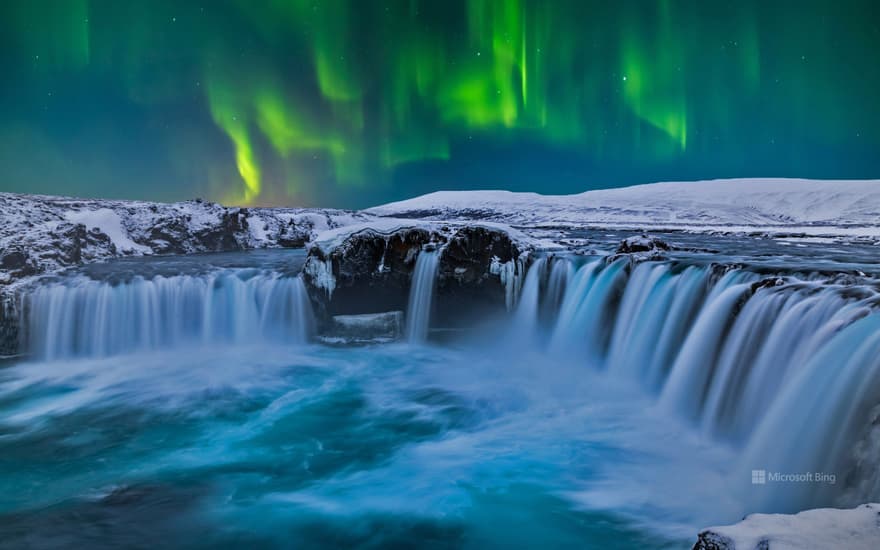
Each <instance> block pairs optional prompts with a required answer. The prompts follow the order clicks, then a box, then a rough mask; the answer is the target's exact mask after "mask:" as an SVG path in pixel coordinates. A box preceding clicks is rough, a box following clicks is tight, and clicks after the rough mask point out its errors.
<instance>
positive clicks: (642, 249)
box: [606, 235, 672, 263]
mask: <svg viewBox="0 0 880 550" xmlns="http://www.w3.org/2000/svg"><path fill="white" fill-rule="evenodd" d="M670 250H672V246H670V245H669V244H668V243H666V242H665V241H662V240H660V239H658V238H657V237H651V236H648V235H636V236H633V237H628V238H626V239H624V240H622V241H620V244H619V245H618V246H617V250H615V251H614V254H611V255H610V256H608V258H607V259H606V261H607V262H608V263H611V262H614V261H615V260H618V259H620V258H622V257H628V258H630V259H631V260H632V261H635V262H644V261H658V260H665V259H666V255H665V254H664V252H668V251H670Z"/></svg>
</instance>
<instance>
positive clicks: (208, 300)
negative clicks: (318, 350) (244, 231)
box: [26, 270, 313, 360]
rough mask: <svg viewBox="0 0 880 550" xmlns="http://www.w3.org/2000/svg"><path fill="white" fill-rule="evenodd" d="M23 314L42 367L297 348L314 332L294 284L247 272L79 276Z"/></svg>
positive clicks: (39, 292) (48, 291)
mask: <svg viewBox="0 0 880 550" xmlns="http://www.w3.org/2000/svg"><path fill="white" fill-rule="evenodd" d="M26 310H27V312H28V315H27V316H28V334H27V339H28V342H27V348H28V349H29V350H30V351H31V353H32V354H33V355H35V356H37V357H40V358H43V359H49V360H51V359H59V358H68V357H102V356H108V355H115V354H119V353H126V352H131V351H143V350H158V349H167V348H171V347H177V346H182V345H199V344H203V345H205V344H226V343H229V344H242V343H250V342H259V341H275V342H290V343H302V342H305V341H306V340H307V339H308V337H309V334H310V333H311V331H312V325H313V321H312V311H311V306H310V304H309V301H308V296H307V294H306V290H305V287H304V285H303V283H302V280H301V279H300V278H299V277H290V276H283V275H280V274H276V273H255V272H254V271H253V270H222V271H218V272H215V273H210V274H206V275H199V276H189V275H184V276H173V277H163V276H157V277H154V278H152V279H144V278H141V277H136V278H134V279H131V280H129V281H126V282H122V283H118V284H114V283H111V282H106V281H97V280H92V279H88V278H85V277H79V278H75V279H72V280H67V281H62V282H58V283H54V284H50V285H45V286H41V287H39V288H37V289H35V290H34V291H33V292H32V293H31V294H29V295H28V297H27V307H26Z"/></svg>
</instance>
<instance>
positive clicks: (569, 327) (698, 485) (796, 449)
mask: <svg viewBox="0 0 880 550" xmlns="http://www.w3.org/2000/svg"><path fill="white" fill-rule="evenodd" d="M422 256H423V258H421V259H420V266H421V267H423V268H424V269H423V271H426V272H430V276H428V275H425V273H422V275H423V277H422V278H423V279H425V280H424V281H422V283H424V284H423V288H422V290H424V291H425V292H414V296H416V297H417V299H416V302H415V303H417V304H418V308H420V309H419V311H420V313H421V314H424V315H420V316H418V317H420V318H422V321H420V322H419V323H418V324H419V326H421V327H422V328H421V329H419V330H424V331H425V332H424V334H425V336H426V339H425V340H422V341H420V342H419V343H413V342H412V341H409V342H405V343H397V344H385V345H368V346H357V347H335V348H334V347H328V346H322V345H318V344H315V343H309V335H310V334H311V331H312V328H311V322H312V321H311V319H310V308H309V306H308V303H307V301H306V300H305V299H304V293H303V289H302V288H301V283H300V281H299V279H298V278H297V277H295V276H292V275H290V274H280V273H275V272H265V271H260V270H249V269H246V268H241V267H235V268H221V269H218V270H215V271H212V272H209V273H203V274H193V275H185V276H180V277H173V276H165V275H156V276H154V277H151V278H148V279H143V278H131V279H127V280H125V281H122V282H119V281H110V280H100V279H95V278H91V279H89V278H83V277H81V276H77V277H73V278H70V279H63V280H59V281H57V282H55V283H52V284H48V285H45V286H43V287H40V288H38V289H37V290H36V291H35V292H34V293H33V294H32V295H31V298H30V310H29V311H30V312H31V315H32V316H31V318H30V320H31V324H30V329H29V340H28V342H29V345H30V346H31V350H32V352H33V355H32V356H31V357H30V358H29V359H27V360H24V361H22V362H19V363H15V364H12V365H10V366H7V367H5V368H2V369H0V411H2V415H0V467H2V471H3V472H4V475H3V476H2V477H0V546H9V547H20V546H23V545H33V546H53V545H55V546H59V545H67V546H69V545H76V546H89V547H101V546H114V545H117V546H118V545H128V546H149V545H156V544H162V545H168V544H172V545H178V546H187V547H209V546H210V547H216V546H221V547H233V546H234V547H241V546H290V545H291V544H294V545H296V546H297V547H314V548H325V547H328V546H330V547H333V546H351V545H358V546H364V547H380V546H382V547H385V546H393V545H399V546H419V547H422V546H428V547H431V546H435V547H450V546H452V547H465V548H477V547H479V548H484V547H535V546H552V547H579V548H582V547H596V548H608V547H614V548H679V547H683V546H687V545H688V544H689V543H690V542H692V540H693V538H694V535H695V533H696V532H697V530H698V529H699V528H701V527H705V526H707V525H712V524H718V523H729V522H733V521H737V520H738V519H740V518H741V517H742V516H743V515H744V514H746V513H749V512H754V511H759V510H767V511H791V510H797V509H801V508H804V507H808V506H814V505H829V504H836V503H841V502H845V500H846V499H847V498H862V497H866V496H869V495H870V489H867V491H868V492H867V493H865V492H864V491H865V490H866V489H865V487H869V486H870V483H871V482H872V480H871V479H870V478H866V479H865V480H864V481H865V483H862V484H861V485H858V484H856V485H857V486H855V487H854V486H853V484H849V485H847V484H846V483H844V481H843V477H844V476H843V473H844V472H852V471H853V470H852V462H853V459H852V449H853V447H854V445H855V443H856V442H857V441H858V440H859V439H860V438H862V437H864V430H865V429H866V427H867V426H868V425H869V422H868V421H867V420H866V419H867V418H868V416H867V413H866V408H869V407H868V405H869V404H876V403H877V402H878V399H877V397H878V396H880V387H878V386H880V384H878V381H880V366H878V363H877V359H876V357H877V356H878V354H877V351H878V347H877V346H878V345H880V344H878V342H880V340H878V334H880V328H878V325H877V315H876V313H874V311H875V310H876V306H877V298H876V294H875V292H874V291H873V290H871V288H869V287H867V286H859V285H848V286H845V285H837V284H829V283H816V282H811V281H802V280H798V279H786V280H783V281H782V282H780V283H778V284H776V283H774V284H773V285H764V286H761V285H756V283H758V282H760V281H761V280H762V277H763V276H761V275H758V274H756V273H755V272H751V271H748V270H742V269H733V270H728V271H727V272H725V273H720V272H717V271H716V270H713V268H711V267H709V266H702V267H701V266H699V265H691V266H684V265H678V264H676V263H670V262H648V263H642V264H637V265H634V266H630V265H628V264H627V263H626V262H624V261H618V262H611V263H607V262H605V261H603V260H602V259H601V258H595V257H587V258H580V259H569V258H558V257H547V258H541V259H539V260H537V261H535V262H534V263H533V264H532V266H531V268H530V270H529V272H528V273H527V274H526V275H525V277H524V279H523V283H522V291H521V293H520V297H519V301H518V305H517V306H516V309H515V311H513V312H512V315H511V317H510V321H509V323H507V324H505V325H503V326H501V327H495V328H493V329H485V330H483V331H479V332H478V331H468V332H467V333H465V334H462V335H461V337H460V338H458V339H454V340H453V341H452V342H450V343H445V344H443V345H442V346H441V345H438V344H436V343H434V341H433V340H432V337H431V332H430V328H431V325H430V313H425V311H426V310H427V311H428V312H430V310H431V298H430V292H427V290H426V289H425V287H424V285H425V284H426V285H428V286H427V289H430V288H432V287H433V277H434V275H433V273H434V272H435V270H436V266H435V267H433V268H431V266H430V265H426V264H427V263H428V262H430V260H431V256H430V254H425V253H424V252H423V254H422ZM435 263H436V262H435ZM429 268H430V269H429ZM416 272H417V273H416V279H418V277H419V270H418V269H417V270H416ZM416 286H418V285H416ZM426 295H427V298H425V296H426ZM98 298H100V299H98ZM411 303H413V302H412V300H411ZM99 305H100V307H99ZM410 309H412V307H411V308H410ZM410 313H411V314H412V312H410ZM72 320H73V321H72ZM412 320H413V317H411V318H410V323H412ZM269 329H272V330H269ZM410 334H412V333H410ZM49 335H51V338H49ZM829 364H831V365H834V366H836V368H835V369H829V368H828V365H829ZM762 404H767V406H761V405H762ZM819 404H821V407H819V408H817V405H819ZM826 413H827V414H826ZM792 423H795V424H797V425H798V426H802V425H805V426H808V428H806V429H798V428H796V427H793V426H792ZM753 468H766V469H767V470H770V471H772V470H774V469H775V470H782V471H787V470H792V471H794V470H797V471H801V470H804V471H814V470H816V471H819V470H821V471H834V472H838V473H840V474H841V475H840V480H841V482H840V484H839V485H836V486H829V485H827V484H826V485H810V486H805V485H797V486H795V485H791V486H777V487H772V488H771V487H769V486H767V487H756V486H753V485H751V483H750V481H749V480H750V477H749V475H750V470H751V469H753ZM859 491H862V492H859Z"/></svg>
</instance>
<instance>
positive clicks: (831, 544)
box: [694, 504, 880, 550]
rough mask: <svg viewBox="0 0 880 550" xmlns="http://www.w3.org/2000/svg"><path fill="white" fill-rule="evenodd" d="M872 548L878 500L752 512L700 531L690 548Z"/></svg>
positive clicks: (876, 539) (879, 525)
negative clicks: (847, 507)
mask: <svg viewBox="0 0 880 550" xmlns="http://www.w3.org/2000/svg"><path fill="white" fill-rule="evenodd" d="M828 548H846V549H848V550H876V549H877V548H880V504H863V505H861V506H859V507H858V508H853V509H850V510H838V509H835V508H820V509H817V510H807V511H805V512H801V513H799V514H795V515H786V514H752V515H750V516H747V517H746V518H745V519H744V520H743V521H741V522H739V523H737V524H735V525H727V526H724V527H710V528H709V529H706V530H704V531H702V532H701V533H700V534H699V536H698V540H697V543H696V544H695V545H694V550H810V549H816V550H819V549H821V550H825V549H828Z"/></svg>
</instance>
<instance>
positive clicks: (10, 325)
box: [0, 289, 19, 357]
mask: <svg viewBox="0 0 880 550" xmlns="http://www.w3.org/2000/svg"><path fill="white" fill-rule="evenodd" d="M18 322H19V315H18V308H17V307H16V302H15V298H14V297H13V296H9V295H6V294H4V293H3V292H2V289H0V357H2V356H7V355H15V354H16V353H18V351H19V347H18V345H19V333H18V332H19V327H18Z"/></svg>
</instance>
